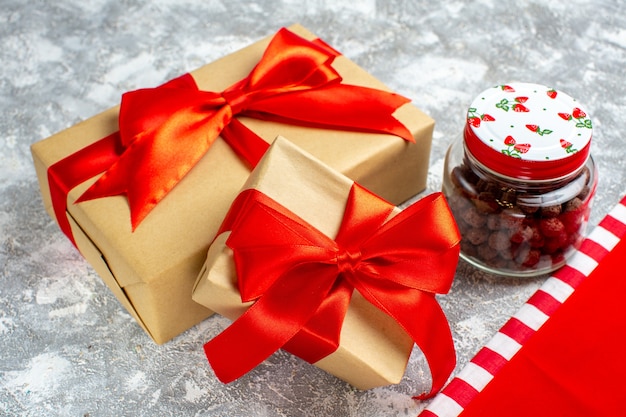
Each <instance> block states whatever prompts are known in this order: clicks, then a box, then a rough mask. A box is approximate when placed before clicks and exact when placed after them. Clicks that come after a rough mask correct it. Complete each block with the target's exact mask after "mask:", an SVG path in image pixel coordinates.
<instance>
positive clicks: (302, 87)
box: [49, 29, 413, 241]
mask: <svg viewBox="0 0 626 417" xmlns="http://www.w3.org/2000/svg"><path fill="white" fill-rule="evenodd" d="M337 55H338V54H337V52H336V51H334V50H333V49H332V48H330V47H328V46H327V45H326V44H324V43H323V42H321V41H319V40H317V41H313V42H311V41H307V40H305V39H303V38H301V37H299V36H297V35H295V34H294V33H292V32H290V31H288V30H287V29H281V30H280V31H279V32H278V33H277V34H276V36H275V37H274V38H273V39H272V41H271V42H270V44H269V46H268V48H267V49H266V51H265V53H264V55H263V57H262V58H261V60H260V61H259V63H258V64H257V65H256V67H255V68H254V69H253V70H252V72H251V73H250V75H249V76H248V77H246V78H244V79H243V80H241V81H239V82H238V83H235V84H234V85H233V86H231V87H229V88H227V89H226V90H225V91H223V92H221V93H217V92H208V91H200V90H198V88H197V86H196V84H195V81H194V80H193V78H192V77H191V76H190V75H185V76H183V77H180V78H178V79H176V80H173V81H172V82H169V83H167V84H166V85H164V86H161V87H159V88H150V89H140V90H136V91H132V92H129V93H126V94H124V95H123V96H122V103H121V107H120V115H119V127H120V130H119V135H113V136H114V137H109V138H104V139H102V141H104V142H106V143H105V144H98V145H95V146H93V147H89V149H88V150H85V151H81V152H79V153H78V155H71V156H70V157H68V158H67V159H68V160H62V161H60V162H59V163H58V164H55V165H53V166H52V167H50V168H49V179H50V181H51V182H50V184H51V185H50V187H51V192H53V193H55V194H56V195H54V196H53V205H54V210H55V213H56V215H57V220H58V222H59V224H60V225H61V229H62V230H63V231H64V233H65V234H66V235H68V237H70V239H71V240H72V241H73V238H72V233H71V229H70V227H69V222H68V221H67V219H64V217H65V216H66V215H65V211H66V208H67V206H66V204H67V202H66V199H67V191H69V190H70V189H72V188H73V187H75V186H76V185H78V184H80V183H81V182H83V181H85V180H87V179H89V178H91V177H93V176H95V175H97V174H98V173H100V172H104V171H106V172H105V173H104V174H103V175H102V176H101V177H100V178H99V179H98V180H97V181H96V182H95V183H94V184H93V185H92V186H91V187H90V188H89V189H88V190H87V191H86V192H85V193H84V194H83V195H82V196H81V197H80V198H79V199H78V200H77V202H81V201H86V200H91V199H95V198H100V197H107V196H114V195H126V196H127V198H128V202H129V206H130V211H131V224H132V227H133V230H134V229H135V228H136V227H137V225H138V224H139V223H140V222H141V220H142V219H143V218H145V216H146V215H147V214H148V213H149V212H150V210H152V208H154V206H155V205H156V204H158V202H159V201H160V200H161V199H162V198H163V197H164V196H165V195H166V194H167V193H168V192H169V191H170V190H171V189H172V188H173V187H174V186H175V185H176V184H177V183H178V182H179V181H180V180H181V179H182V178H183V177H184V176H185V175H186V174H187V173H188V172H189V170H191V168H192V167H193V166H194V165H195V164H196V163H197V162H198V161H199V160H200V159H201V158H202V157H203V156H204V154H205V153H206V152H207V151H208V149H209V148H210V147H211V145H212V144H213V142H214V141H215V140H216V139H217V137H218V136H221V137H222V138H223V139H224V140H226V142H227V143H229V144H230V145H231V147H232V148H233V149H234V150H235V151H236V152H237V153H238V154H239V155H240V156H241V157H242V158H243V159H244V160H245V161H247V162H248V163H249V164H250V166H254V165H256V163H257V162H258V160H259V159H260V158H261V156H262V155H263V153H264V152H265V150H266V149H267V147H268V144H267V143H266V142H265V141H264V140H263V139H261V138H260V137H258V136H257V135H256V134H255V133H253V132H251V131H250V130H249V129H247V128H246V127H245V126H244V125H243V124H241V123H240V122H239V121H238V120H237V119H235V118H234V116H236V115H240V116H247V117H253V118H257V119H263V120H272V121H278V122H281V123H288V124H298V125H303V126H314V127H318V128H332V129H344V130H357V131H363V132H378V133H388V134H393V135H397V136H399V137H402V138H403V139H405V140H407V141H410V142H412V141H413V137H412V135H411V133H410V132H409V131H408V130H407V129H406V127H405V126H404V125H402V123H400V122H399V121H398V120H397V119H395V118H394V117H393V112H394V111H395V110H396V109H397V108H399V107H400V106H402V105H403V104H405V103H407V102H408V101H409V100H408V99H406V98H404V97H402V96H399V95H397V94H393V93H389V92H385V91H380V90H376V89H371V88H366V87H360V86H352V85H346V84H342V83H341V81H342V79H341V76H340V75H339V74H338V73H337V72H336V71H335V70H334V69H333V68H332V66H331V64H332V62H333V60H334V58H335V57H336V56H337ZM111 141H113V142H115V143H114V145H111V144H110V143H109V142H111ZM101 148H105V149H104V151H103V152H104V153H103V154H101V153H100V150H101ZM111 149H114V151H113V152H111ZM93 161H98V162H101V163H94V162H93ZM52 189H54V191H52Z"/></svg>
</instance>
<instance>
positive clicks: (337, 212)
mask: <svg viewBox="0 0 626 417" xmlns="http://www.w3.org/2000/svg"><path fill="white" fill-rule="evenodd" d="M352 185H353V181H351V180H350V179H349V178H347V177H346V176H344V175H341V174H339V173H337V172H336V171H334V170H332V169H331V168H329V167H328V166H326V165H324V164H322V163H321V162H320V161H318V160H316V159H315V158H313V157H312V156H311V155H309V154H307V153H305V152H303V151H302V150H301V149H299V148H297V147H296V146H295V145H293V144H292V143H291V142H289V141H288V140H287V139H285V138H283V137H278V138H277V139H276V140H275V141H274V143H273V145H272V147H270V150H269V151H268V152H267V153H266V154H265V156H264V158H263V159H262V161H261V163H260V164H259V165H258V166H257V167H256V168H255V170H254V171H253V173H252V175H251V176H250V177H249V179H248V181H247V182H246V184H245V186H244V187H243V190H246V189H255V190H257V191H259V192H261V193H263V194H265V195H267V196H268V197H269V198H271V199H272V200H274V201H275V202H276V203H278V204H280V205H282V206H283V207H285V208H286V209H287V210H290V211H291V212H293V213H295V214H297V215H298V217H300V218H302V219H303V220H304V221H306V222H307V223H309V224H311V225H312V226H313V227H315V228H316V229H318V230H319V231H320V232H322V233H324V234H325V235H327V236H329V237H334V236H335V235H336V234H337V232H338V230H339V227H340V224H341V221H342V218H343V214H344V211H345V206H346V202H347V199H348V195H349V193H350V189H351V187H352ZM243 190H242V191H243ZM398 212H399V209H397V208H396V209H395V210H394V211H393V212H392V216H393V215H395V214H397V213H398ZM229 235H230V232H229V231H225V232H223V233H221V234H219V235H218V236H217V237H216V239H215V241H214V242H213V244H212V245H211V247H210V249H209V252H208V255H207V260H206V263H205V265H204V268H203V270H202V272H201V273H200V276H199V277H198V281H197V282H196V286H195V288H194V292H193V299H194V300H195V301H197V302H198V303H200V304H202V305H204V306H206V307H208V308H210V309H211V310H213V311H215V312H217V313H218V314H221V315H223V316H225V317H227V318H229V319H231V320H235V319H236V318H237V317H239V316H240V315H241V314H243V313H244V312H245V311H246V310H247V309H248V308H249V307H250V305H251V303H242V301H241V297H240V294H239V290H238V287H237V273H236V270H235V264H234V261H233V255H232V250H231V249H230V248H229V247H228V246H226V240H227V238H228V236H229ZM269 325H270V323H268V326H269ZM341 329H342V330H341V342H340V345H339V348H338V349H337V350H336V351H335V352H334V353H332V354H330V355H329V356H326V357H325V358H323V359H321V360H320V361H318V362H316V363H315V365H316V366H317V367H319V368H321V369H323V370H325V371H327V372H329V373H331V374H333V375H335V376H337V377H339V378H341V379H343V380H345V381H347V382H349V383H350V384H352V385H354V386H355V387H357V388H359V389H369V388H373V387H377V386H382V385H389V384H396V383H398V382H400V379H401V378H402V376H403V375H404V372H405V368H406V365H407V361H408V359H409V356H410V354H411V350H412V347H413V340H412V339H411V338H410V337H409V336H408V335H407V334H406V332H405V331H404V330H402V328H401V327H400V325H399V324H398V323H397V322H396V321H395V320H394V319H393V318H391V317H390V316H388V315H386V314H385V313H383V312H382V311H381V310H379V309H378V308H376V307H374V306H373V305H372V304H370V303H369V302H368V301H367V300H365V299H364V298H363V297H362V296H361V295H360V294H359V293H358V292H356V291H355V292H354V293H353V296H352V299H351V303H350V306H349V308H348V312H347V315H346V318H345V320H344V322H343V326H342V328H341Z"/></svg>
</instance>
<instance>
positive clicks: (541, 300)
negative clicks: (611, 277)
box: [419, 197, 626, 417]
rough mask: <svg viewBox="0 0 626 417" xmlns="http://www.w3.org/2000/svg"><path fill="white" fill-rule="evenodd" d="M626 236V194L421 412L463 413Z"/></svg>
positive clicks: (433, 415)
mask: <svg viewBox="0 0 626 417" xmlns="http://www.w3.org/2000/svg"><path fill="white" fill-rule="evenodd" d="M624 237H626V197H624V198H623V199H622V200H621V201H620V202H619V203H618V204H617V205H616V206H615V207H614V208H613V209H612V210H611V211H610V212H609V213H608V214H607V215H606V216H605V218H604V219H603V220H602V221H601V222H600V223H599V224H598V226H596V227H595V228H594V229H593V230H592V232H591V233H590V234H589V235H588V236H587V238H585V240H584V241H583V243H582V245H581V247H580V249H579V250H578V251H576V253H575V254H574V255H573V256H572V257H571V258H570V259H569V260H568V262H567V264H566V265H565V266H564V267H563V268H561V269H559V270H558V271H556V272H555V273H554V274H553V275H552V276H551V277H550V278H548V280H547V281H546V282H545V283H544V284H543V285H542V286H541V288H540V289H538V290H537V291H536V292H535V294H533V295H532V296H531V297H530V299H529V300H528V301H527V302H526V303H525V304H524V305H523V306H522V307H521V308H520V310H519V311H518V312H517V313H516V314H515V315H514V316H513V317H511V318H510V319H509V320H508V321H507V322H506V323H505V324H504V325H503V326H502V328H501V329H500V330H499V331H498V333H496V335H495V336H494V337H493V338H492V339H491V340H490V341H489V342H488V343H487V344H486V345H485V346H484V347H483V348H482V349H481V350H480V351H478V353H477V354H476V355H475V357H474V358H473V359H472V360H471V361H470V362H469V363H468V364H467V365H466V366H465V368H463V369H462V370H461V372H460V373H459V374H458V375H457V376H456V377H454V378H453V379H452V381H450V383H449V384H448V385H447V386H446V387H445V388H444V389H443V391H441V392H440V393H439V394H438V395H437V396H436V397H435V398H434V399H433V401H432V402H431V403H430V404H429V405H428V406H427V407H426V409H425V410H424V411H422V413H421V414H420V415H419V417H456V416H459V415H460V414H461V413H462V412H463V410H464V409H465V408H467V407H468V405H469V404H470V402H471V401H472V400H473V399H474V398H475V397H476V396H477V395H478V394H479V393H480V392H481V391H483V389H484V388H485V387H486V386H487V385H488V384H489V383H490V382H491V381H492V379H493V378H494V377H495V376H496V375H497V374H498V372H499V371H500V370H501V369H502V368H503V367H504V366H505V365H506V364H507V363H508V362H509V361H510V360H511V358H512V357H513V356H515V355H516V353H517V352H518V351H519V350H520V349H521V348H522V346H523V345H524V343H525V342H526V341H527V340H528V339H529V338H530V337H531V336H533V334H535V333H536V332H537V330H539V328H540V327H541V326H542V325H543V324H544V323H545V322H546V321H547V320H548V319H549V318H550V316H551V315H552V314H553V313H554V312H555V311H556V310H557V309H558V308H559V307H560V306H561V304H563V303H564V302H565V300H567V299H568V298H569V297H570V295H571V294H572V293H573V292H574V290H575V289H576V288H577V287H578V286H579V284H581V283H582V282H583V281H584V280H585V278H587V277H588V276H589V275H590V274H591V273H592V272H593V271H594V270H595V269H596V267H597V266H598V265H599V263H600V262H601V261H602V259H603V258H604V257H605V256H607V255H608V254H609V253H610V251H611V250H612V249H613V248H614V247H615V246H616V245H617V244H618V243H619V242H620V240H621V239H622V238H624Z"/></svg>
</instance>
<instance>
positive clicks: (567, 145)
mask: <svg viewBox="0 0 626 417" xmlns="http://www.w3.org/2000/svg"><path fill="white" fill-rule="evenodd" d="M559 142H560V143H561V148H563V149H565V152H567V153H574V152H578V149H575V148H574V145H572V144H571V143H570V142H568V141H566V140H565V139H561V140H560V141H559Z"/></svg>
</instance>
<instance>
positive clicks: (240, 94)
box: [222, 89, 250, 116]
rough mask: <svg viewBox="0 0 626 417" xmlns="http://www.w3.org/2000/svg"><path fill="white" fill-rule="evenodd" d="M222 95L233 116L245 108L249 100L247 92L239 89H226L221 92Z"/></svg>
mask: <svg viewBox="0 0 626 417" xmlns="http://www.w3.org/2000/svg"><path fill="white" fill-rule="evenodd" d="M222 97H223V98H224V100H225V101H226V104H227V105H228V106H230V108H231V111H232V114H233V116H236V115H238V114H241V113H242V112H244V111H245V110H246V106H247V104H248V102H249V101H250V99H249V96H248V94H247V92H245V91H242V90H241V89H228V90H225V91H223V92H222Z"/></svg>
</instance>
